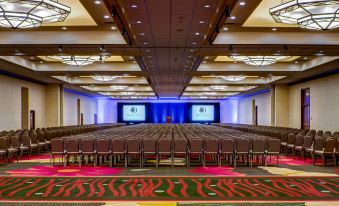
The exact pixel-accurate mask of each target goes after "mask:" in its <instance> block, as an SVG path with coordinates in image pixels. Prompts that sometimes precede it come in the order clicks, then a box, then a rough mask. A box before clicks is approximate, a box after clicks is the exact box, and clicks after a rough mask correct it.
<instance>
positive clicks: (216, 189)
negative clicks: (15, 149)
mask: <svg viewBox="0 0 339 206" xmlns="http://www.w3.org/2000/svg"><path fill="white" fill-rule="evenodd" d="M338 182H339V178H338V177H204V178H201V177H182V178H180V177H173V178H172V177H153V178H152V177H140V178H137V177H132V178H131V177H130V178H124V177H114V178H113V177H95V178H92V177H46V178H42V177H40V178H39V177H0V200H20V201H25V200H27V199H29V200H31V201H32V200H42V201H83V200H86V201H125V200H133V201H136V200H138V201H142V200H158V201H168V200H171V201H189V200H191V201H206V200H208V201H221V200H224V201H226V200H227V201H241V200H244V199H246V201H258V200H260V201H301V200H318V201H320V200H326V201H331V200H333V201H339V184H338Z"/></svg>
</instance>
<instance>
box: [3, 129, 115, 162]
mask: <svg viewBox="0 0 339 206" xmlns="http://www.w3.org/2000/svg"><path fill="white" fill-rule="evenodd" d="M114 126H121V124H119V125H117V124H100V125H85V126H65V127H50V128H42V129H40V128H38V129H30V130H28V129H23V130H17V131H14V130H11V131H1V132H0V157H1V158H2V159H3V160H4V162H5V163H7V162H8V161H10V159H11V158H12V157H16V160H17V161H19V159H20V158H21V157H22V155H24V154H25V153H26V154H27V155H28V156H29V157H30V156H31V154H32V152H36V153H37V154H39V153H40V151H46V150H48V149H49V148H50V144H51V140H52V139H55V138H59V137H65V136H69V135H76V134H83V133H88V132H93V131H96V130H103V129H108V128H111V127H114Z"/></svg>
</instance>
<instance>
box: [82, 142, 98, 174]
mask: <svg viewBox="0 0 339 206" xmlns="http://www.w3.org/2000/svg"><path fill="white" fill-rule="evenodd" d="M80 145H81V147H80V152H79V154H80V159H79V166H80V167H81V163H82V161H83V160H84V157H85V156H87V162H89V161H90V159H91V156H93V165H94V166H96V162H97V158H96V155H97V152H96V151H95V144H94V139H82V140H81V142H80Z"/></svg>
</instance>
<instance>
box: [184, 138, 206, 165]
mask: <svg viewBox="0 0 339 206" xmlns="http://www.w3.org/2000/svg"><path fill="white" fill-rule="evenodd" d="M191 155H197V156H198V159H199V160H202V159H203V158H202V157H203V155H204V150H203V141H202V140H201V139H191V140H190V147H189V150H188V163H189V166H190V165H191Z"/></svg>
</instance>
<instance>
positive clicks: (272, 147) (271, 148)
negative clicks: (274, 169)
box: [265, 138, 281, 165]
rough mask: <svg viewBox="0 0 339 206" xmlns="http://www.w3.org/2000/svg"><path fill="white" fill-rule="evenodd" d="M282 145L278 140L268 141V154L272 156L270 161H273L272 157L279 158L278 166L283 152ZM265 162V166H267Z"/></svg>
mask: <svg viewBox="0 0 339 206" xmlns="http://www.w3.org/2000/svg"><path fill="white" fill-rule="evenodd" d="M280 147H281V143H280V140H278V139H271V138H270V139H268V142H267V151H266V154H267V155H268V156H270V160H271V156H277V165H278V164H279V156H280V151H281V148H280ZM266 162H267V161H265V165H266Z"/></svg>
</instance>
